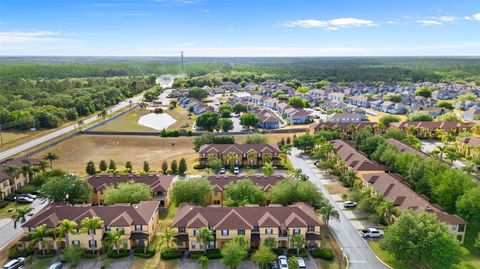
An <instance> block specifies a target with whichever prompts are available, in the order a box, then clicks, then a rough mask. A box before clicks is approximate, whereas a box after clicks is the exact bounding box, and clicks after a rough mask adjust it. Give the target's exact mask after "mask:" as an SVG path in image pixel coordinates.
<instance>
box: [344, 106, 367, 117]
mask: <svg viewBox="0 0 480 269" xmlns="http://www.w3.org/2000/svg"><path fill="white" fill-rule="evenodd" d="M344 111H345V112H347V113H355V114H361V115H367V111H366V110H365V109H363V108H361V107H358V106H354V105H347V106H346V107H345V108H344Z"/></svg>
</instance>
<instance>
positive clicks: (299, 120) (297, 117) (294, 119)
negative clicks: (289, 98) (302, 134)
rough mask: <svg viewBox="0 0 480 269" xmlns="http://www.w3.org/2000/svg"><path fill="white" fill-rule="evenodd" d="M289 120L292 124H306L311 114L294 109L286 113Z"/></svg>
mask: <svg viewBox="0 0 480 269" xmlns="http://www.w3.org/2000/svg"><path fill="white" fill-rule="evenodd" d="M286 114H287V118H288V120H289V121H290V122H291V123H292V124H305V123H307V122H308V116H309V115H310V113H308V112H307V111H305V110H303V109H296V108H293V109H291V110H287V111H286Z"/></svg>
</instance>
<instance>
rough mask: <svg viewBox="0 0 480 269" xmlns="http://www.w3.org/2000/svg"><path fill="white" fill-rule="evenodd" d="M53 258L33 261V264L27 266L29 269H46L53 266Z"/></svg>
mask: <svg viewBox="0 0 480 269" xmlns="http://www.w3.org/2000/svg"><path fill="white" fill-rule="evenodd" d="M52 260H53V258H46V259H33V263H32V264H28V265H26V266H25V268H27V269H45V268H48V267H49V266H50V264H52Z"/></svg>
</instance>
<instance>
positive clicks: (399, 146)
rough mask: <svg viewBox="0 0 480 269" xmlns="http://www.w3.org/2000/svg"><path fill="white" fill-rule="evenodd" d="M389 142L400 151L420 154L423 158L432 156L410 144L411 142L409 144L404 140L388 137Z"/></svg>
mask: <svg viewBox="0 0 480 269" xmlns="http://www.w3.org/2000/svg"><path fill="white" fill-rule="evenodd" d="M387 143H388V144H390V145H392V146H394V147H395V148H396V149H397V150H398V151H399V152H405V153H411V154H417V155H419V156H420V157H423V158H429V157H430V155H428V154H427V153H425V152H423V151H421V150H419V149H416V148H414V147H412V146H410V145H409V144H407V143H405V142H403V141H400V140H397V139H395V138H389V139H387Z"/></svg>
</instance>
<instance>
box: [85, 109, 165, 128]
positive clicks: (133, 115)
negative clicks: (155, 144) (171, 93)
mask: <svg viewBox="0 0 480 269" xmlns="http://www.w3.org/2000/svg"><path fill="white" fill-rule="evenodd" d="M150 113H151V111H149V110H146V109H141V108H136V109H134V110H132V111H130V112H128V113H125V114H123V115H122V116H120V117H118V118H116V119H114V120H112V121H109V122H107V123H105V124H104V125H101V126H99V127H97V128H95V129H94V131H119V132H120V131H122V132H158V131H157V130H155V129H152V128H149V127H146V126H143V125H140V124H138V120H139V119H140V117H142V116H144V115H147V114H150Z"/></svg>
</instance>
